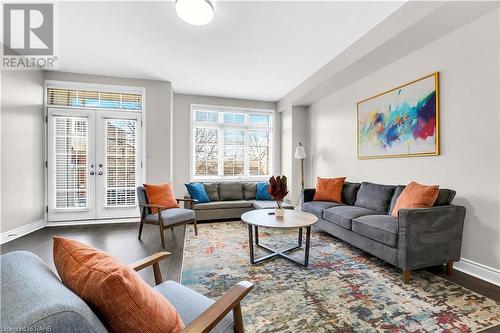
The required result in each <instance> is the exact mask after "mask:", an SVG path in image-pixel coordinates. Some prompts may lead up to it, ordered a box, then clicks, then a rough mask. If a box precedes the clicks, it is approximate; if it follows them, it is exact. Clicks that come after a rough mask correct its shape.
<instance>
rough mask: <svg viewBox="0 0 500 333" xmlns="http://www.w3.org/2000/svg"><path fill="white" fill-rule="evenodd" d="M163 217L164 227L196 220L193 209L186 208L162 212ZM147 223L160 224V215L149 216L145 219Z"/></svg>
mask: <svg viewBox="0 0 500 333" xmlns="http://www.w3.org/2000/svg"><path fill="white" fill-rule="evenodd" d="M161 217H162V220H163V225H164V226H166V227H167V226H169V225H172V224H177V223H180V222H184V221H189V220H194V219H195V214H194V211H193V210H191V209H186V208H170V209H166V210H162V211H161ZM145 220H146V221H149V222H154V223H158V213H157V214H149V215H147V216H146V218H145Z"/></svg>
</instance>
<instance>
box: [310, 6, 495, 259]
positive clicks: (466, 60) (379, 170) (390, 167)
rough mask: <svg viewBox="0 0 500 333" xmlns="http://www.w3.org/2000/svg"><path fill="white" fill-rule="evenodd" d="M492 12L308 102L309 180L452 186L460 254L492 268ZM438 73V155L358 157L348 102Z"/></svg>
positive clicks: (352, 113) (353, 106) (352, 104)
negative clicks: (461, 217)
mask: <svg viewBox="0 0 500 333" xmlns="http://www.w3.org/2000/svg"><path fill="white" fill-rule="evenodd" d="M499 28H500V27H499V11H498V10H495V11H493V12H491V13H490V14H487V15H486V16H483V17H481V18H479V19H477V20H476V21H473V22H472V23H470V24H468V25H466V26H464V27H462V28H460V29H458V30H456V31H454V32H452V33H450V34H448V35H446V36H444V37H442V38H441V39H438V40H436V41H434V42H432V43H430V44H428V45H426V46H424V47H422V48H420V49H419V50H417V51H415V52H413V53H411V54H409V55H407V56H405V57H403V58H401V59H399V60H397V61H395V62H393V63H392V64H390V65H388V66H386V67H384V68H382V69H380V70H378V71H377V72H375V73H373V74H371V75H368V76H366V77H364V78H363V79H361V80H359V81H357V82H355V83H354V84H352V85H349V86H347V87H344V88H343V89H341V90H339V91H337V92H335V93H333V94H332V95H330V96H328V97H327V98H325V99H323V100H321V101H319V102H317V103H315V104H313V105H312V106H310V108H309V112H310V114H309V125H308V130H309V133H310V134H309V140H308V142H309V147H308V152H309V154H310V158H309V159H308V163H309V167H308V170H309V177H308V178H309V185H313V184H314V179H315V177H316V176H324V177H327V176H332V177H333V176H347V177H348V180H352V181H362V180H368V181H373V182H380V183H388V184H406V183H408V182H410V181H412V180H415V181H417V182H421V183H424V184H439V185H441V186H442V187H448V188H452V189H455V190H456V191H457V198H456V200H455V202H456V203H457V204H461V205H465V206H466V207H467V216H466V221H465V230H464V238H463V247H462V257H463V258H466V259H469V260H472V261H474V262H477V263H480V264H483V265H487V266H490V267H492V268H495V269H500V222H499V221H500V135H499V130H498V129H499V125H500V118H499V117H500V95H499V94H500V83H499V77H500V76H499V73H500V64H499V62H500V53H499V40H500V36H499V31H500V29H499ZM434 71H439V72H440V76H441V77H440V107H441V109H440V122H441V135H440V139H441V148H442V154H441V155H440V156H436V157H419V158H399V159H379V160H358V159H357V158H356V102H357V101H360V100H362V99H365V98H367V97H370V96H373V95H375V94H377V93H379V92H382V91H385V90H387V89H391V88H393V87H396V86H398V85H400V84H402V83H405V82H409V81H411V80H414V79H416V78H418V77H421V76H423V75H425V74H429V73H432V72H434Z"/></svg>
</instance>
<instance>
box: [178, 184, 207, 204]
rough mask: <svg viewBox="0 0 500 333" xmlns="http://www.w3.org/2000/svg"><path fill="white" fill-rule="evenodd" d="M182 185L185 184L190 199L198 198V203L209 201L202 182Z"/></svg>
mask: <svg viewBox="0 0 500 333" xmlns="http://www.w3.org/2000/svg"><path fill="white" fill-rule="evenodd" d="M184 185H185V186H186V188H187V191H188V193H189V196H190V197H191V199H196V200H198V203H207V202H210V199H209V198H208V194H207V191H206V190H205V186H204V185H203V184H202V183H189V184H184Z"/></svg>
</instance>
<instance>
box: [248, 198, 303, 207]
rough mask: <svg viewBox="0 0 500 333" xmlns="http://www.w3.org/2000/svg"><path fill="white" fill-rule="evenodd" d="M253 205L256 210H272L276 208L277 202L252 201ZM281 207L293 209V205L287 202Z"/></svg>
mask: <svg viewBox="0 0 500 333" xmlns="http://www.w3.org/2000/svg"><path fill="white" fill-rule="evenodd" d="M251 202H252V204H253V208H255V209H270V208H276V207H278V206H276V201H274V200H252V201H251ZM281 207H283V208H285V209H293V205H290V204H288V203H286V202H283V203H282V204H281Z"/></svg>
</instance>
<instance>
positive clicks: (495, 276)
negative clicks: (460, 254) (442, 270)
mask: <svg viewBox="0 0 500 333" xmlns="http://www.w3.org/2000/svg"><path fill="white" fill-rule="evenodd" d="M453 268H455V269H456V270H458V271H461V272H464V273H466V274H469V275H472V276H475V277H477V278H478V279H481V280H484V281H487V282H489V283H493V284H495V285H497V286H500V269H496V268H493V267H489V266H486V265H483V264H480V263H477V262H475V261H472V260H469V259H466V258H460V261H459V262H456V263H455V264H454V265H453Z"/></svg>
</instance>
